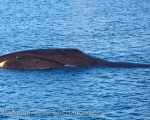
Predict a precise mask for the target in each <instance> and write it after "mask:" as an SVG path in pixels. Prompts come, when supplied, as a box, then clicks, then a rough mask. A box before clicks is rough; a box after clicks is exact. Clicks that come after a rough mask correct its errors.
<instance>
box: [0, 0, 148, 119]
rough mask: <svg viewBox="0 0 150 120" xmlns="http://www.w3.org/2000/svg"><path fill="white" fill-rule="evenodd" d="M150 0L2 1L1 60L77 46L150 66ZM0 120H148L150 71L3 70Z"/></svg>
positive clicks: (0, 18) (97, 69) (90, 51)
mask: <svg viewBox="0 0 150 120" xmlns="http://www.w3.org/2000/svg"><path fill="white" fill-rule="evenodd" d="M149 41H150V1H149V0H120V1H119V0H75V1H74V0H51V1H50V0H38V1H37V0H24V1H23V0H13V1H12V0H3V1H2V0H1V1H0V55H4V54H7V53H12V52H16V51H21V50H28V49H51V48H77V49H80V50H82V51H84V52H85V53H87V54H89V55H91V56H94V57H99V58H102V59H106V60H112V61H130V62H140V63H150V57H149V56H150V42H149ZM0 98H1V100H0V119H9V120H19V119H20V120H23V119H27V120H35V119H39V120H50V119H52V120H54V119H55V120H57V119H59V120H67V119H68V120H71V119H74V120H75V119H83V120H95V119H98V120H99V119H101V120H112V119H113V120H115V119H116V120H135V119H139V120H148V119H150V69H143V68H138V69H137V68H134V69H124V68H117V69H116V68H103V67H77V68H76V67H72V68H64V69H54V70H47V71H45V70H44V71H43V70H26V71H22V70H4V69H0Z"/></svg>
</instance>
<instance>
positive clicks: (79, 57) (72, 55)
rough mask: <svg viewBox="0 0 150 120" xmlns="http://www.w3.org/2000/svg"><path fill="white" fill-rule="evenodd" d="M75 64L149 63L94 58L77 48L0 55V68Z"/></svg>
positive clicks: (124, 65)
mask: <svg viewBox="0 0 150 120" xmlns="http://www.w3.org/2000/svg"><path fill="white" fill-rule="evenodd" d="M77 66H83V67H86V66H105V67H114V68H150V64H140V63H131V62H112V61H107V60H103V59H100V58H95V57H92V56H90V55H87V54H85V53H84V52H82V51H80V50H78V49H40V50H26V51H20V52H14V53H10V54H6V55H3V56H1V57H0V68H4V69H52V68H61V67H77Z"/></svg>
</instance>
